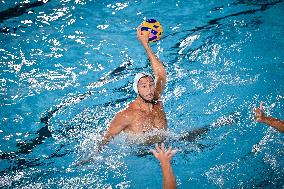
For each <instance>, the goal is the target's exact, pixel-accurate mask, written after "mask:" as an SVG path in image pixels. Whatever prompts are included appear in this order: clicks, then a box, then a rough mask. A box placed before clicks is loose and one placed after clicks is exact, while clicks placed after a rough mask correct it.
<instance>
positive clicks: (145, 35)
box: [137, 26, 150, 46]
mask: <svg viewBox="0 0 284 189" xmlns="http://www.w3.org/2000/svg"><path fill="white" fill-rule="evenodd" d="M141 27H142V26H139V27H138V28H137V38H138V40H139V41H140V42H141V43H142V45H143V46H145V45H147V44H148V43H149V36H150V31H149V30H148V31H143V32H142V31H141Z"/></svg>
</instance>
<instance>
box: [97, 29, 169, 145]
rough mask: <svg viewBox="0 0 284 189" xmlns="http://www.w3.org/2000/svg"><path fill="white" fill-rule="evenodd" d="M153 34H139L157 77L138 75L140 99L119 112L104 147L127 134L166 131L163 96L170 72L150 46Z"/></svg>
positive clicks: (109, 128)
mask: <svg viewBox="0 0 284 189" xmlns="http://www.w3.org/2000/svg"><path fill="white" fill-rule="evenodd" d="M149 37H150V31H146V32H145V31H143V32H142V31H141V27H139V28H138V30H137V38H138V40H139V41H140V42H141V44H142V46H143V47H144V48H145V50H146V53H147V55H148V57H149V60H150V63H151V67H152V69H153V73H154V77H153V76H152V75H151V74H148V73H138V74H137V75H136V76H135V78H134V82H133V89H134V91H135V92H136V93H137V98H136V99H135V100H134V101H133V102H131V103H130V104H129V105H128V106H127V107H126V108H125V109H123V110H122V111H120V112H118V113H117V114H116V115H115V117H114V118H113V120H112V121H111V122H110V124H109V127H108V129H107V130H106V132H105V134H104V136H103V140H102V144H105V143H107V142H108V141H109V140H110V139H111V138H112V137H113V136H115V135H117V134H119V133H120V132H121V131H124V132H126V133H128V134H134V135H137V134H138V135H139V134H144V133H147V132H150V131H153V130H166V129H167V121H166V115H165V112H164V110H163V104H162V102H161V101H160V96H161V94H162V92H163V90H164V87H165V84H166V71H165V68H164V66H163V64H162V62H161V61H160V60H159V58H158V57H156V55H155V54H154V53H153V52H152V50H151V48H150V46H149Z"/></svg>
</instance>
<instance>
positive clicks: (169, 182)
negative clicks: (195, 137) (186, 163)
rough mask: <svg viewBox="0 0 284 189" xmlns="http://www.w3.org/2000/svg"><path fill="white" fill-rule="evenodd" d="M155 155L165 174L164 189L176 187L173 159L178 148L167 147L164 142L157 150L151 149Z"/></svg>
mask: <svg viewBox="0 0 284 189" xmlns="http://www.w3.org/2000/svg"><path fill="white" fill-rule="evenodd" d="M151 152H152V153H153V155H154V156H155V157H156V158H157V159H158V160H159V161H160V166H161V169H162V174H163V189H175V188H176V187H177V183H176V178H175V175H174V172H173V170H172V165H171V159H172V157H173V155H174V154H175V153H176V150H172V149H171V148H169V149H168V150H166V149H165V147H164V144H162V145H161V147H159V146H158V145H157V146H156V150H153V149H151Z"/></svg>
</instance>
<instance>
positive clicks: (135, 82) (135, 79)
mask: <svg viewBox="0 0 284 189" xmlns="http://www.w3.org/2000/svg"><path fill="white" fill-rule="evenodd" d="M145 76H150V77H152V79H153V80H154V82H155V85H156V80H155V79H154V78H153V76H152V75H151V74H149V73H146V72H141V73H138V74H136V75H135V77H134V81H133V90H134V91H135V92H136V93H137V94H139V93H138V87H137V85H138V82H139V80H140V79H141V78H142V77H145Z"/></svg>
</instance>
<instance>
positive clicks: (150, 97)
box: [145, 94, 154, 101]
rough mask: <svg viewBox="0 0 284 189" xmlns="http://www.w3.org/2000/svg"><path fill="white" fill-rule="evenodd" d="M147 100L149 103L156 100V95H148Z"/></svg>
mask: <svg viewBox="0 0 284 189" xmlns="http://www.w3.org/2000/svg"><path fill="white" fill-rule="evenodd" d="M145 99H146V100H148V101H152V100H154V95H152V94H151V95H147V96H146V98H145Z"/></svg>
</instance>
